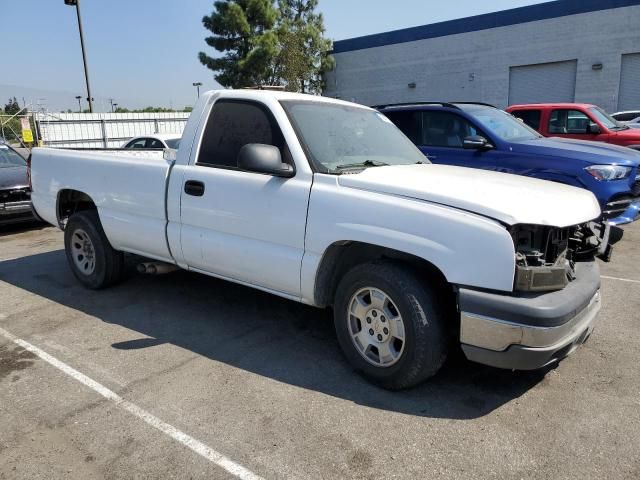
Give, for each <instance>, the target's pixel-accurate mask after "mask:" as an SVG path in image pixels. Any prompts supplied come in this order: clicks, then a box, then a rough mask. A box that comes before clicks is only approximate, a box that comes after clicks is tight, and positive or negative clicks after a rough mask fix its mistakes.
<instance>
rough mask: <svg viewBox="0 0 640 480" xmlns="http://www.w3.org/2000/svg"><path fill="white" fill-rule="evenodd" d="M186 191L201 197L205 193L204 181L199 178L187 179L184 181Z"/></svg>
mask: <svg viewBox="0 0 640 480" xmlns="http://www.w3.org/2000/svg"><path fill="white" fill-rule="evenodd" d="M184 193H186V194H187V195H193V196H194V197H201V196H203V195H204V183H202V182H199V181H197V180H187V181H186V182H185V183H184Z"/></svg>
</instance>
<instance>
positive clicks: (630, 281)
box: [600, 275, 640, 283]
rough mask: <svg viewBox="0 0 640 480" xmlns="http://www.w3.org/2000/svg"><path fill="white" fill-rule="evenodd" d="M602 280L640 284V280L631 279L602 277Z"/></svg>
mask: <svg viewBox="0 0 640 480" xmlns="http://www.w3.org/2000/svg"><path fill="white" fill-rule="evenodd" d="M600 278H606V279H607V280H618V281H620V282H629V283H640V280H631V279H630V278H620V277H608V276H606V275H600Z"/></svg>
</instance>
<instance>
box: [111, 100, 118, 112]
mask: <svg viewBox="0 0 640 480" xmlns="http://www.w3.org/2000/svg"><path fill="white" fill-rule="evenodd" d="M109 102H110V103H111V113H113V112H114V110H113V107H114V105H118V104H117V103H113V98H110V99H109Z"/></svg>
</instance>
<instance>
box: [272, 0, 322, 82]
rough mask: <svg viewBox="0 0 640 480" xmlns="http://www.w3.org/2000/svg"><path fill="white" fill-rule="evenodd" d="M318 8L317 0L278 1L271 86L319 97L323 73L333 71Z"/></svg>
mask: <svg viewBox="0 0 640 480" xmlns="http://www.w3.org/2000/svg"><path fill="white" fill-rule="evenodd" d="M317 6H318V0H279V1H278V11H279V19H278V26H277V36H278V54H277V55H276V58H275V61H274V63H273V70H272V83H274V84H282V85H284V86H285V87H286V89H287V90H290V91H295V92H307V93H314V94H319V93H321V92H322V88H323V84H324V82H323V74H324V72H326V71H327V70H329V69H331V68H333V64H334V60H333V57H331V56H330V55H329V52H330V51H331V48H332V42H331V40H328V39H326V38H324V32H325V29H324V19H323V17H322V14H321V13H317V12H316V7H317Z"/></svg>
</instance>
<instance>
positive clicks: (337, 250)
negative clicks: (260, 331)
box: [313, 240, 454, 307]
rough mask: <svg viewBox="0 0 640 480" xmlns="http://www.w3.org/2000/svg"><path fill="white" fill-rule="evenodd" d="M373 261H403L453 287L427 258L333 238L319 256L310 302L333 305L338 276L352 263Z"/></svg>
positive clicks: (350, 266)
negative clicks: (312, 299)
mask: <svg viewBox="0 0 640 480" xmlns="http://www.w3.org/2000/svg"><path fill="white" fill-rule="evenodd" d="M376 261H394V262H398V263H404V264H405V265H407V266H409V267H410V268H411V269H413V270H415V271H416V272H418V273H419V274H420V275H421V276H423V277H424V278H425V279H428V280H429V281H431V282H432V283H435V284H436V285H438V286H440V287H442V289H443V291H445V292H450V293H451V295H452V298H453V293H454V292H453V287H452V285H451V284H450V283H449V282H448V280H447V278H446V276H445V275H444V273H443V272H442V271H441V270H440V269H439V268H438V267H437V266H436V265H434V264H433V263H431V262H430V261H428V260H426V259H424V258H422V257H419V256H417V255H413V254H410V253H406V252H402V251H399V250H395V249H392V248H389V247H383V246H380V245H376V244H372V243H365V242H358V241H346V240H343V241H336V242H334V243H332V244H331V245H329V247H327V249H326V250H325V251H324V254H323V255H322V259H321V260H320V263H319V265H318V269H317V271H316V275H315V282H314V290H313V293H314V304H315V305H317V306H320V307H327V306H331V305H332V304H333V299H334V296H335V292H336V288H337V286H338V283H339V282H340V279H341V278H342V276H343V275H344V274H345V273H347V272H348V271H349V270H351V269H352V268H353V267H355V266H356V265H360V264H363V263H368V262H376Z"/></svg>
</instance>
